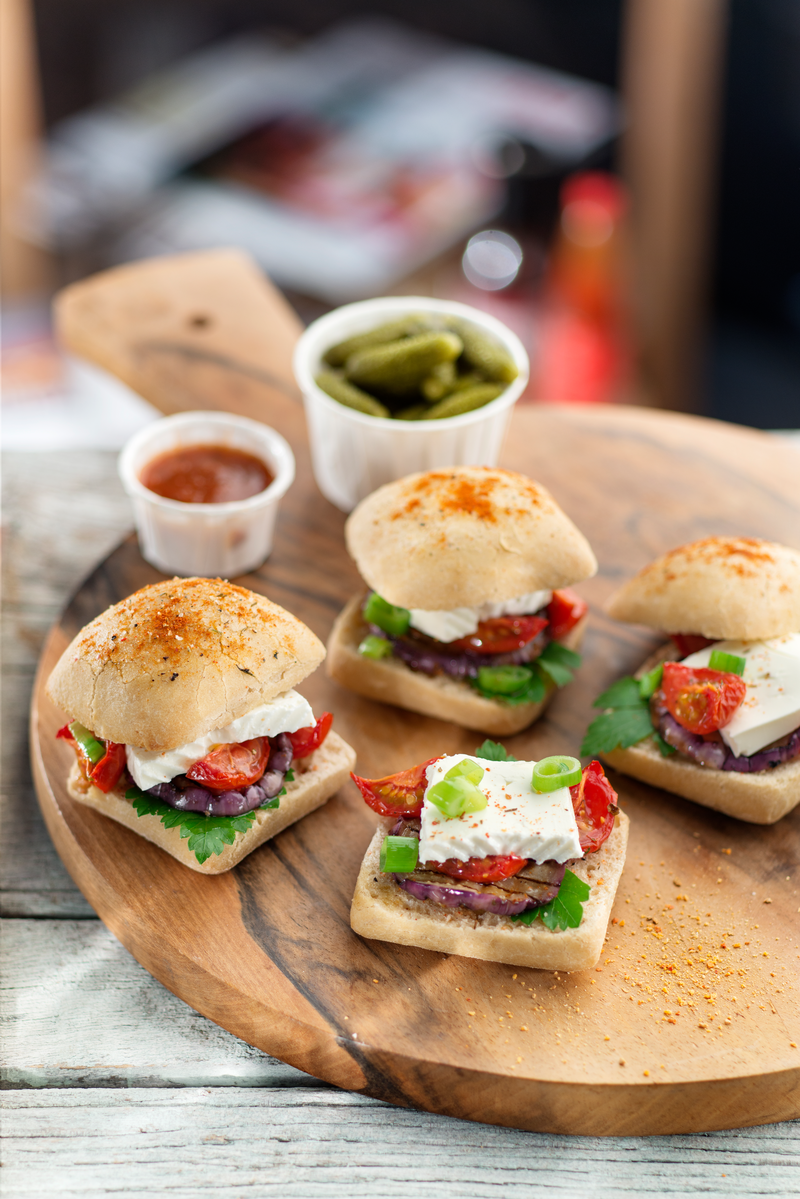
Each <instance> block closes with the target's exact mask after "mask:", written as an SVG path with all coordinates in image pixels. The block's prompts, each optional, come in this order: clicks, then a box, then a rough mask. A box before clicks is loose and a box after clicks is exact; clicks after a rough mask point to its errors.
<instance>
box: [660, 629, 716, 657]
mask: <svg viewBox="0 0 800 1199" xmlns="http://www.w3.org/2000/svg"><path fill="white" fill-rule="evenodd" d="M669 637H670V641H671V642H672V643H673V645H674V646H675V647H676V649H677V651H678V653H679V654H680V656H681V657H682V658H688V657H689V654H696V653H698V651H699V650H701V649H705V648H706V646H708V645H713V644H714V642H713V640H712V641H709V639H708V637H701V636H700V635H699V634H698V633H670V635H669Z"/></svg>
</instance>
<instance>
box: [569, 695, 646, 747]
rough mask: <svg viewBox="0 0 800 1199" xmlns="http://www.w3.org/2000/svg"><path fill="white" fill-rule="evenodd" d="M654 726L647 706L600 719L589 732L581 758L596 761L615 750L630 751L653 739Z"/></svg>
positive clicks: (594, 722) (611, 713)
mask: <svg viewBox="0 0 800 1199" xmlns="http://www.w3.org/2000/svg"><path fill="white" fill-rule="evenodd" d="M654 731H655V730H654V729H653V722H652V720H651V719H650V709H649V708H648V707H647V704H646V703H643V704H642V706H641V707H640V708H617V710H616V711H615V712H604V713H603V715H602V716H598V717H596V719H595V720H593V721H592V723H591V724H590V725H589V727H588V729H587V730H586V736H585V737H584V739H583V744H582V745H581V756H582V757H587V758H594V757H596V756H597V754H602V753H610V752H611V750H612V749H617V748H619V749H628V748H629V747H630V746H631V745H636V744H637V742H639V741H643V740H644V738H645V737H651V736H652V735H653V732H654Z"/></svg>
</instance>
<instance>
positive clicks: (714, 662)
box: [708, 649, 747, 675]
mask: <svg viewBox="0 0 800 1199" xmlns="http://www.w3.org/2000/svg"><path fill="white" fill-rule="evenodd" d="M746 665H747V658H740V657H739V655H738V654H726V653H725V651H724V650H721V649H712V651H711V657H710V658H709V661H708V668H709V670H721V671H723V672H724V673H725V674H738V675H743V674H744V668H745V666H746Z"/></svg>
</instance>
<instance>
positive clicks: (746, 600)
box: [606, 537, 800, 641]
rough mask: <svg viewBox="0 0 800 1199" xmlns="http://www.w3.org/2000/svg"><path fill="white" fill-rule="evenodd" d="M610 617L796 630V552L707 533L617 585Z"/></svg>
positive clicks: (662, 624) (709, 628)
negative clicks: (619, 585)
mask: <svg viewBox="0 0 800 1199" xmlns="http://www.w3.org/2000/svg"><path fill="white" fill-rule="evenodd" d="M606 611H607V612H608V614H609V616H612V617H614V619H615V620H627V621H630V622H631V623H633V624H645V625H650V626H651V627H652V628H655V629H663V630H664V632H665V633H699V634H700V635H701V636H703V637H710V638H712V639H719V640H737V641H760V640H762V639H763V638H765V637H782V636H783V635H784V634H786V633H797V632H800V553H798V552H797V550H791V549H788V548H787V547H786V546H785V545H776V544H775V543H774V542H772V541H759V540H757V539H756V538H755V537H706V538H704V539H703V540H702V541H693V542H692V543H691V544H690V545H681V546H679V547H678V548H677V549H675V550H670V552H669V553H668V554H664V555H662V557H660V558H656V560H655V562H652V563H651V564H650V566H646V567H645V568H644V570H640V571H639V573H638V575H636V576H635V578H633V579H631V580H630V582H628V583H625V584H624V586H622V587H620V589H619V591H616V592H615V593H614V594H613V595H612V596H611V598H610V599H609V601H608V603H607V604H606Z"/></svg>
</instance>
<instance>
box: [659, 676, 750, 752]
mask: <svg viewBox="0 0 800 1199" xmlns="http://www.w3.org/2000/svg"><path fill="white" fill-rule="evenodd" d="M661 686H662V688H663V690H664V698H665V702H666V705H667V711H668V712H669V714H670V715H671V716H674V717H675V719H676V720H677V722H678V724H680V725H683V727H684V728H685V729H688V730H689V732H690V733H699V734H701V735H705V734H707V733H715V732H716V731H717V729H723V728H724V727H725V725H726V724H729V723H730V721H731V719H732V718H733V715H734V713H735V712H736V710H737V708H738V707H739V706H740V705H741V703H742V700H743V699H744V697H745V694H746V692H747V684H746V683H745V681H744V679H742V678H740V677H739V675H738V674H730V673H729V672H728V671H726V670H709V669H708V668H707V667H704V666H684V665H683V664H682V663H681V662H665V663H664V677H663V680H662V683H661Z"/></svg>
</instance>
